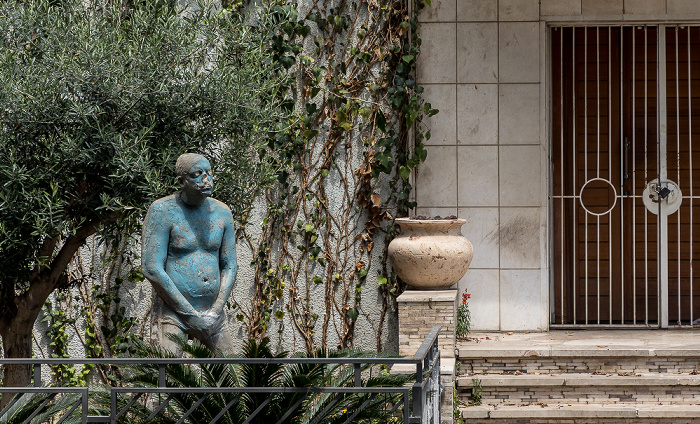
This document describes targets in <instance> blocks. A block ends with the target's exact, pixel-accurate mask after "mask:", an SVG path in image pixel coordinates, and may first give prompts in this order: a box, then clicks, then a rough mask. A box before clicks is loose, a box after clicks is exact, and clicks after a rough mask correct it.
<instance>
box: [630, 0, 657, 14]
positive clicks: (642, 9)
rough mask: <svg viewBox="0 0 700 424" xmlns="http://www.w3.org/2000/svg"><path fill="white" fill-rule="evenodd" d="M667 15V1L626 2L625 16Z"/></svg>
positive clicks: (636, 0)
mask: <svg viewBox="0 0 700 424" xmlns="http://www.w3.org/2000/svg"><path fill="white" fill-rule="evenodd" d="M663 13H666V1H665V0H625V14H630V15H635V14H639V15H658V14H663Z"/></svg>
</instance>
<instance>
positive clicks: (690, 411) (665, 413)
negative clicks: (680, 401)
mask: <svg viewBox="0 0 700 424" xmlns="http://www.w3.org/2000/svg"><path fill="white" fill-rule="evenodd" d="M637 416H638V417H639V418H698V417H700V405H667V406H638V407H637Z"/></svg>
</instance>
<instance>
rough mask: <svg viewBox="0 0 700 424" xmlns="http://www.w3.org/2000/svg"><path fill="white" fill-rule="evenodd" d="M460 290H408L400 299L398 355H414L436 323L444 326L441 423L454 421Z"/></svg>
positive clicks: (440, 342)
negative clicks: (453, 391)
mask: <svg viewBox="0 0 700 424" xmlns="http://www.w3.org/2000/svg"><path fill="white" fill-rule="evenodd" d="M457 295H458V291H457V290H426V291H423V290H406V291H405V292H403V294H401V295H400V296H399V297H398V298H397V299H396V301H397V303H398V307H399V355H401V356H404V357H412V356H413V355H415V353H416V351H417V350H418V348H419V347H420V345H421V344H422V343H423V340H425V338H426V337H427V336H428V333H429V332H430V330H432V329H433V327H434V326H436V325H439V326H441V329H440V333H439V335H438V346H439V347H440V381H441V382H442V384H443V385H444V387H445V391H444V393H442V396H441V399H440V403H441V405H440V409H441V422H442V423H443V424H451V423H452V422H453V420H452V390H453V388H454V377H455V374H454V372H455V357H454V356H455V323H456V322H457ZM394 368H396V369H395V370H392V371H393V372H397V373H409V372H415V367H405V369H404V367H400V366H397V365H395V366H394Z"/></svg>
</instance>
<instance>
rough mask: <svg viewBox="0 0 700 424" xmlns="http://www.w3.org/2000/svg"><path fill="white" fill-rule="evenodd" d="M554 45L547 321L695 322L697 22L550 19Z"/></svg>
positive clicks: (699, 101) (699, 154) (699, 104)
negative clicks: (575, 23)
mask: <svg viewBox="0 0 700 424" xmlns="http://www.w3.org/2000/svg"><path fill="white" fill-rule="evenodd" d="M551 46H552V50H551V59H552V60H551V69H550V75H551V88H552V91H551V94H552V97H551V101H552V102H551V111H552V115H551V117H552V149H551V164H552V168H551V169H552V182H553V184H552V196H551V199H552V200H551V206H552V217H553V220H552V222H553V227H552V232H551V233H552V234H553V239H552V242H553V243H552V245H553V253H552V267H551V268H552V272H553V275H552V285H553V287H552V290H551V293H552V299H551V306H552V311H553V313H552V324H553V326H555V327H556V326H567V325H574V326H615V327H622V326H646V327H661V328H665V327H667V326H668V325H669V324H671V325H679V326H680V325H691V324H693V323H694V321H695V320H696V319H697V318H700V287H699V286H698V284H700V283H698V282H696V281H695V280H697V275H694V274H693V255H694V253H695V252H700V227H699V228H698V229H695V227H698V225H700V207H697V206H700V205H696V204H695V203H696V202H697V196H694V194H700V145H699V144H700V139H699V138H698V136H697V134H700V118H694V117H693V112H695V114H697V113H698V112H700V28H698V27H689V26H677V25H673V26H670V25H668V26H665V25H660V26H659V25H654V26H650V25H634V26H631V25H630V26H593V27H554V28H551ZM694 139H695V140H694ZM696 168H698V169H696ZM696 180H698V181H696ZM694 206H695V207H694ZM695 274H698V273H695Z"/></svg>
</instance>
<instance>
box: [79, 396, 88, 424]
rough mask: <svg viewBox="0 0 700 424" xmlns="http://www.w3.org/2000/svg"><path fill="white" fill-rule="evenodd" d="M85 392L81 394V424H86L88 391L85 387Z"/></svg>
mask: <svg viewBox="0 0 700 424" xmlns="http://www.w3.org/2000/svg"><path fill="white" fill-rule="evenodd" d="M84 389H85V390H84V391H82V392H81V396H82V398H83V399H82V401H83V405H82V406H83V412H82V414H81V415H82V419H81V420H80V421H81V422H82V424H87V422H88V413H89V412H88V389H87V387H85V388H84Z"/></svg>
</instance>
